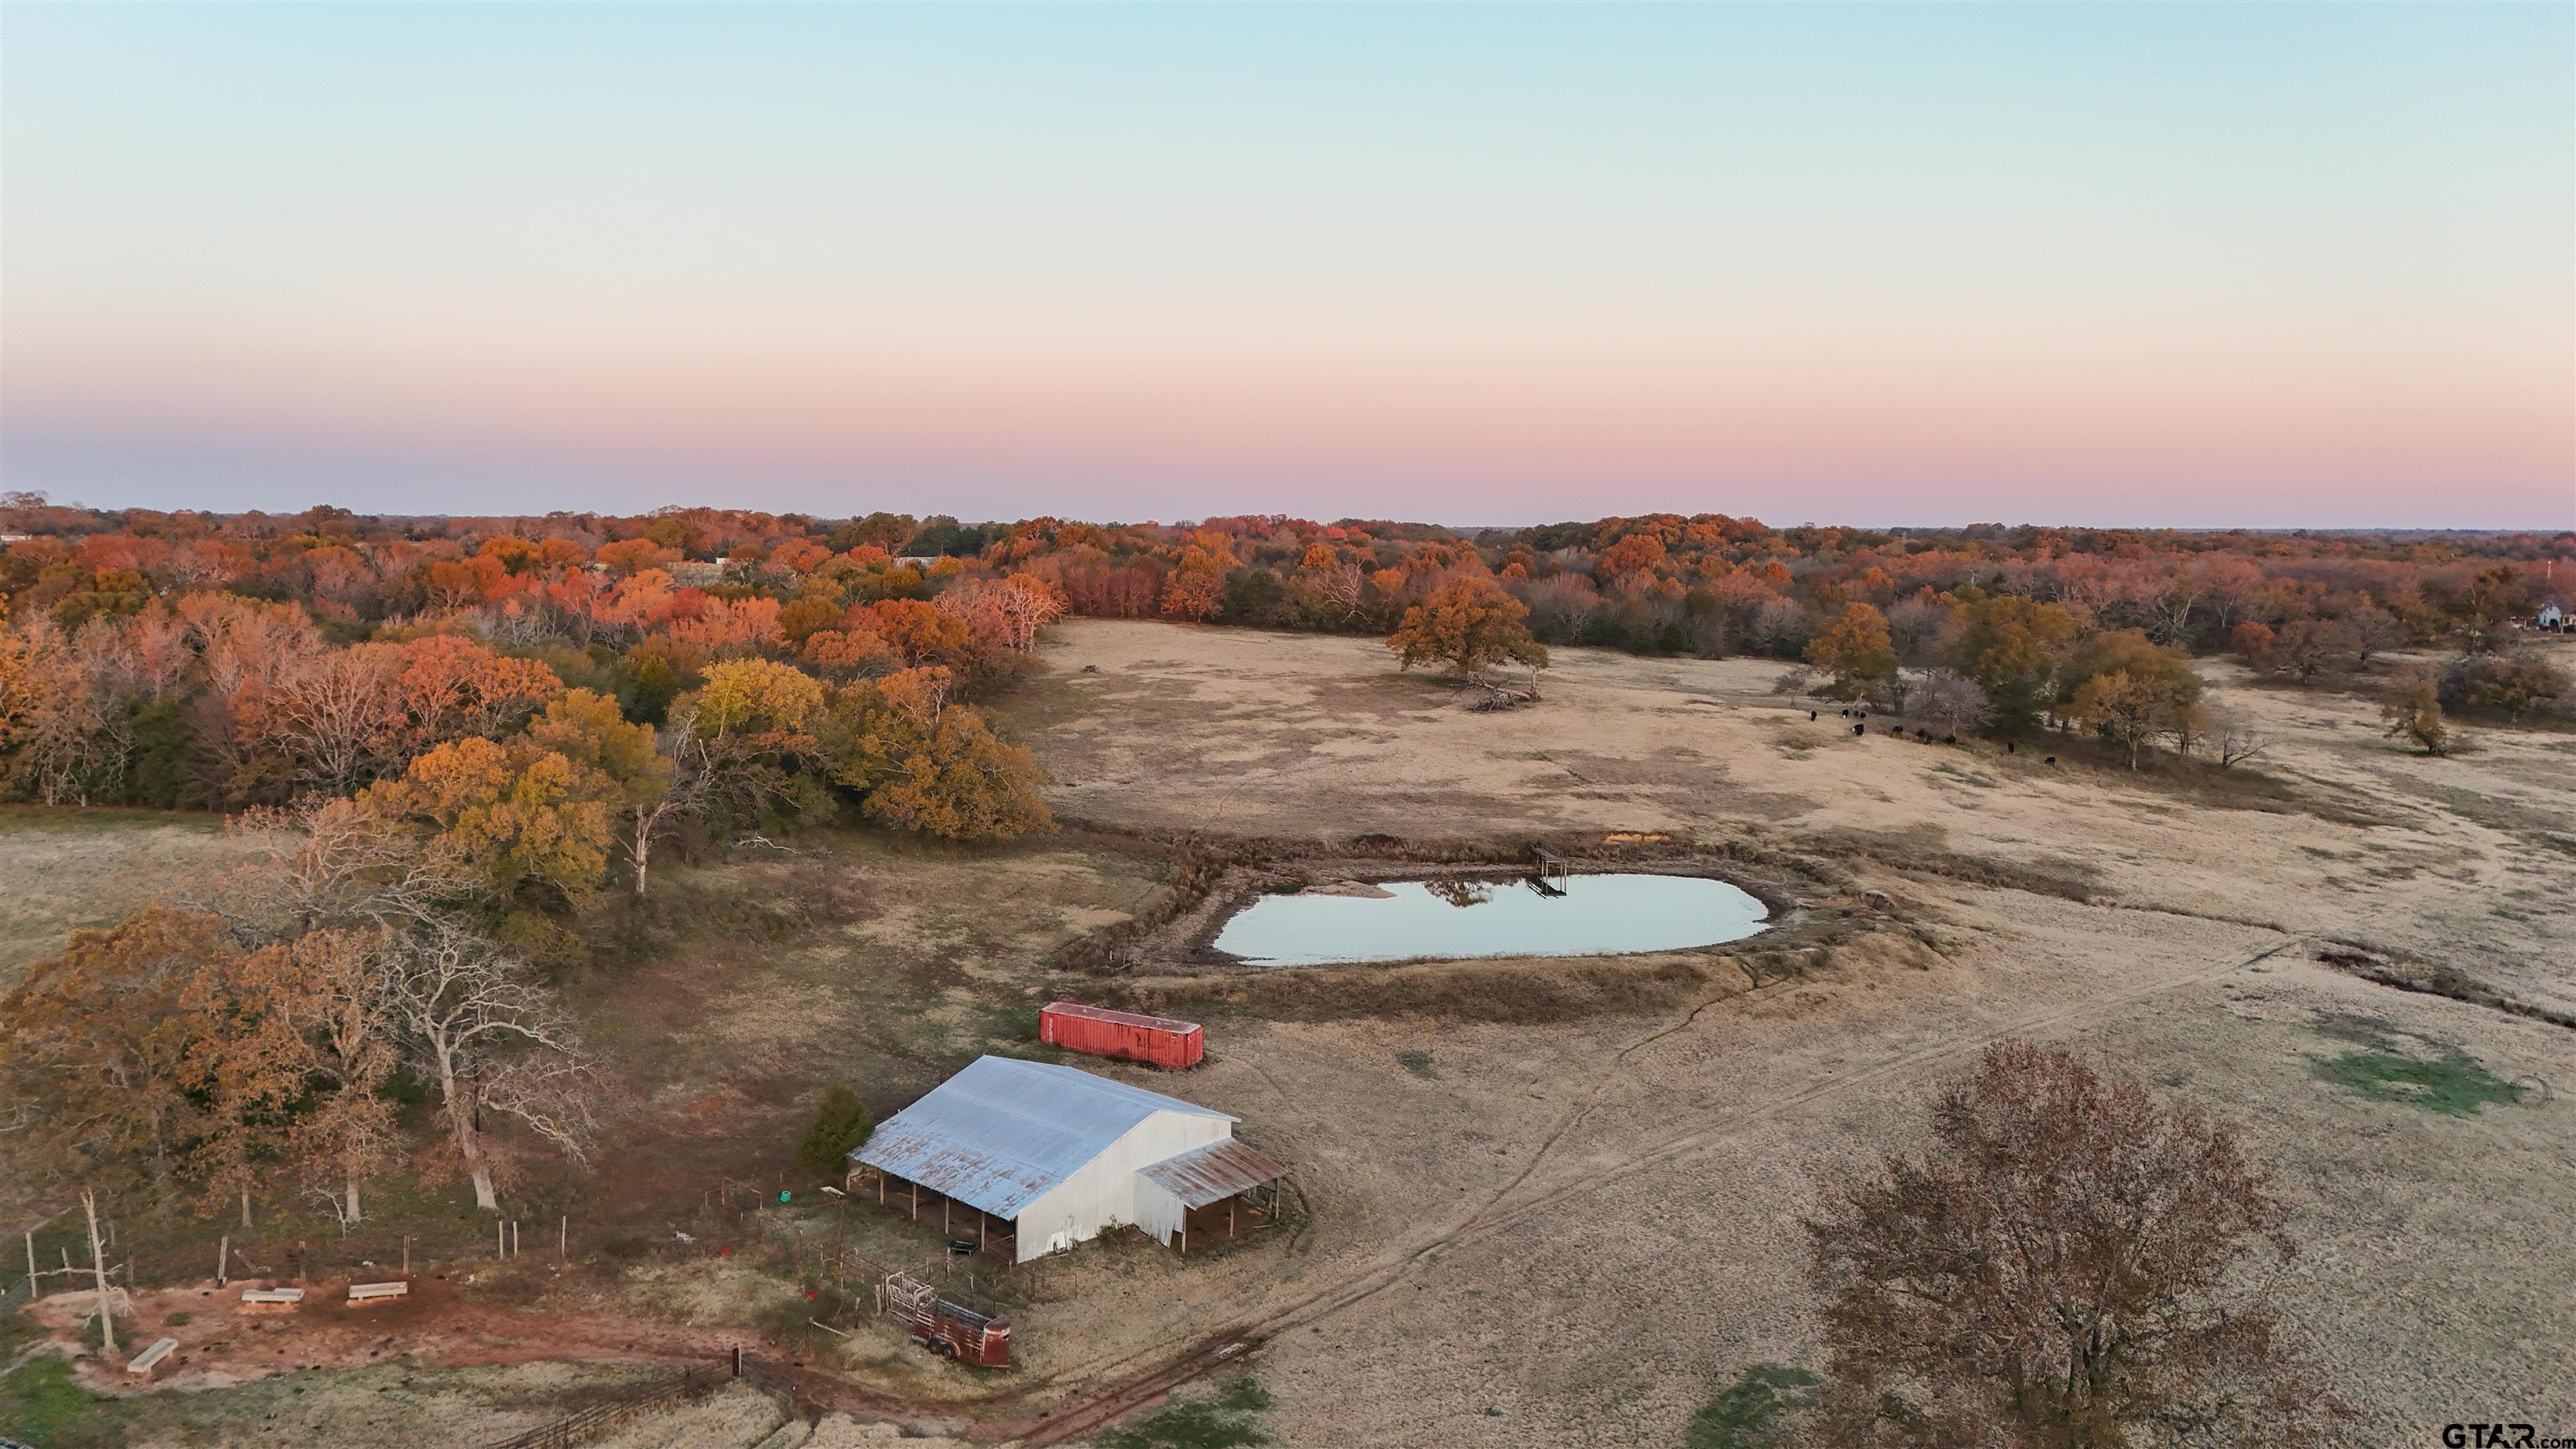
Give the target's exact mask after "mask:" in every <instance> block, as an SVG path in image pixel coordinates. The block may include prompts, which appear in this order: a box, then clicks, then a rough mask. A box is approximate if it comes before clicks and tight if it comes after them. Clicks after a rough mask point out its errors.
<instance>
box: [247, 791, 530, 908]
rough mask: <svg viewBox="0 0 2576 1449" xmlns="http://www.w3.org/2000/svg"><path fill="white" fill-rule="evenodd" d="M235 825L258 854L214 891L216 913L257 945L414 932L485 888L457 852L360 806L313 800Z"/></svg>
mask: <svg viewBox="0 0 2576 1449" xmlns="http://www.w3.org/2000/svg"><path fill="white" fill-rule="evenodd" d="M231 825H232V828H233V829H236V830H239V831H241V832H243V833H244V834H246V835H248V836H250V837H251V838H252V839H254V840H255V841H257V842H258V843H259V846H260V853H259V856H258V858H257V859H255V860H254V861H253V862H252V863H251V864H250V865H249V866H247V867H245V868H244V869H242V870H240V871H237V872H235V873H233V874H232V875H230V876H227V877H225V878H224V879H223V880H222V881H220V882H219V883H218V884H217V886H216V887H215V890H214V891H213V893H212V895H213V899H212V901H211V902H210V906H211V908H212V909H214V910H216V911H219V912H220V913H221V914H222V915H224V916H225V917H226V918H227V919H229V920H230V921H231V922H232V923H233V928H234V930H235V931H236V932H237V933H240V934H243V935H245V936H248V937H250V938H251V939H254V940H268V941H275V940H285V939H288V938H291V937H294V936H298V935H301V934H303V933H304V932H306V931H311V930H317V929H325V928H329V929H353V928H361V927H364V928H370V929H372V930H374V931H375V932H377V933H378V934H380V935H391V934H394V933H398V932H402V931H407V930H412V929H416V928H419V927H423V926H428V925H432V924H435V923H437V922H439V921H442V920H444V919H445V918H446V913H447V912H448V911H449V910H450V909H452V908H453V907H454V905H455V903H456V902H458V901H459V900H463V899H466V898H468V897H470V896H471V895H472V894H473V893H474V892H475V891H476V890H478V889H479V888H480V887H481V884H482V883H481V880H480V878H479V877H477V876H476V875H475V873H474V872H473V870H472V869H471V868H470V867H468V865H467V864H466V863H465V862H464V861H463V860H462V859H460V858H459V857H458V856H457V855H456V853H455V852H454V851H453V850H451V849H448V848H446V847H444V846H442V845H441V844H440V843H439V842H438V841H437V840H436V839H435V838H423V836H422V835H421V834H420V832H418V831H416V830H413V829H410V828H409V827H407V826H406V825H404V824H403V822H401V821H399V820H395V819H392V818H390V817H388V816H387V815H385V814H384V813H382V812H381V811H377V810H373V809H370V808H369V807H368V806H366V805H365V804H363V803H361V802H359V801H356V800H340V799H330V798H325V797H320V796H312V797H307V798H306V799H304V800H303V801H301V802H299V803H297V804H295V805H292V806H288V807H285V808H282V809H258V810H251V811H246V812H244V813H243V814H242V815H240V816H238V817H236V818H235V819H234V820H233V821H232V822H231Z"/></svg>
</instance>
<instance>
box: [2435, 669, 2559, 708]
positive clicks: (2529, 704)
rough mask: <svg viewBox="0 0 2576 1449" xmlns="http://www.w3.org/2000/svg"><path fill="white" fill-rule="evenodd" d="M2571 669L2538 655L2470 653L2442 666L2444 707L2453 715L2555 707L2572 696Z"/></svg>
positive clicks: (2441, 684) (2441, 685)
mask: <svg viewBox="0 0 2576 1449" xmlns="http://www.w3.org/2000/svg"><path fill="white" fill-rule="evenodd" d="M2569 691H2570V685H2569V681H2568V678H2567V671H2566V670H2564V669H2561V668H2559V667H2558V666H2557V665H2555V664H2552V663H2550V662H2549V661H2548V660H2546V659H2543V658H2541V657H2540V656H2539V655H2537V654H2470V655H2464V656H2462V657H2461V658H2458V659H2454V660H2452V661H2451V664H2450V667H2449V668H2446V669H2444V670H2443V671H2442V677H2441V681H2440V697H2441V701H2442V707H2443V708H2444V709H2447V710H2450V711H2451V712H2453V713H2454V714H2488V715H2495V714H2500V715H2503V716H2504V717H2505V718H2506V719H2507V720H2509V721H2514V722H2519V721H2521V719H2522V718H2523V717H2524V716H2525V715H2532V714H2545V713H2550V712H2553V711H2554V710H2555V708H2556V707H2557V706H2558V705H2559V703H2560V702H2561V701H2563V700H2565V699H2566V698H2567V697H2568V694H2569Z"/></svg>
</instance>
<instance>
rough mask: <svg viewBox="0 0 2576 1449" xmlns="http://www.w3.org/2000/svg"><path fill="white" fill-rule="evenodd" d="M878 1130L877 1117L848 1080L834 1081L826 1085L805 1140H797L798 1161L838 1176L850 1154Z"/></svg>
mask: <svg viewBox="0 0 2576 1449" xmlns="http://www.w3.org/2000/svg"><path fill="white" fill-rule="evenodd" d="M876 1130H877V1124H876V1120H875V1119H874V1118H872V1117H870V1116H869V1115H868V1109H867V1107H866V1106H865V1105H863V1104H862V1103H861V1102H860V1101H859V1094H858V1093H856V1092H854V1091H852V1090H850V1086H849V1084H848V1083H847V1082H834V1083H833V1084H832V1085H830V1086H828V1087H825V1088H824V1089H823V1100H822V1101H821V1102H819V1103H817V1104H816V1105H815V1108H814V1121H813V1124H812V1125H811V1126H809V1127H807V1128H806V1129H805V1140H804V1141H802V1142H799V1143H798V1144H796V1162H797V1165H798V1166H800V1167H806V1168H811V1169H812V1170H814V1171H815V1172H818V1173H821V1174H823V1175H824V1176H827V1177H832V1178H836V1179H837V1178H839V1177H840V1176H841V1175H842V1174H843V1173H845V1172H847V1171H848V1170H849V1167H848V1164H849V1160H850V1154H851V1153H853V1152H856V1151H858V1150H859V1148H860V1147H861V1146H863V1145H865V1144H866V1142H867V1140H868V1134H870V1133H872V1132H874V1131H876Z"/></svg>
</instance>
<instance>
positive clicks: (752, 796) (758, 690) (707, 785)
mask: <svg viewBox="0 0 2576 1449" xmlns="http://www.w3.org/2000/svg"><path fill="white" fill-rule="evenodd" d="M951 622H953V621H951ZM827 706H828V701H827V697H826V694H825V690H824V688H823V685H822V682H821V681H819V680H817V679H815V678H814V677H813V676H812V675H810V674H806V673H804V672H803V671H802V670H799V669H796V668H794V667H792V666H789V665H785V664H779V663H776V662H773V661H770V660H764V659H742V660H733V661H729V662H727V663H724V664H718V665H715V666H713V667H711V668H709V669H708V670H707V681H706V684H705V685H704V687H702V688H700V689H698V690H697V691H695V692H693V693H690V694H686V695H683V696H681V697H680V698H679V699H678V700H675V701H674V702H673V703H672V707H671V718H672V721H673V722H674V724H683V723H684V728H685V731H686V740H685V741H678V740H669V739H667V738H666V740H665V741H664V742H663V743H662V744H661V745H660V746H659V748H660V749H661V752H662V753H663V754H664V756H665V757H666V758H668V759H670V760H671V762H672V771H673V774H672V779H671V782H670V783H669V784H668V785H666V787H665V788H666V789H668V790H672V791H676V792H681V793H685V794H687V795H689V797H690V798H691V800H692V802H693V803H692V805H691V808H690V810H689V811H687V812H681V813H695V814H698V815H701V816H703V817H704V818H707V819H709V820H714V821H721V822H724V823H728V824H744V825H748V824H751V823H753V822H755V821H757V820H759V819H760V818H761V817H763V816H768V815H772V814H776V815H786V816H794V815H804V814H816V813H821V812H825V811H828V810H829V809H830V808H831V801H830V799H829V797H828V793H827V790H826V787H825V785H824V782H823V778H822V767H823V763H824V751H823V745H822V741H821V739H820V737H819V735H818V734H817V731H819V730H820V729H822V728H823V726H824V724H825V722H826V719H827V716H828V714H829V710H828V707H827ZM692 772H696V777H695V781H694V783H692V778H691V777H692ZM684 786H686V787H687V788H685V789H684ZM657 818H660V819H670V818H677V816H675V815H670V814H666V815H664V816H661V817H657Z"/></svg>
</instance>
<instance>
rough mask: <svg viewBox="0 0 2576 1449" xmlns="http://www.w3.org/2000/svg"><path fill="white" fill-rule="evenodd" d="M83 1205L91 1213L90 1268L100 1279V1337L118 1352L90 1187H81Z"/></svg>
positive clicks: (104, 1265)
mask: <svg viewBox="0 0 2576 1449" xmlns="http://www.w3.org/2000/svg"><path fill="white" fill-rule="evenodd" d="M81 1207H82V1208H83V1209H84V1210H85V1211H87V1212H88V1214H89V1270H90V1272H91V1274H92V1275H94V1276H95V1277H96V1278H97V1280H98V1337H99V1342H100V1343H101V1344H103V1345H104V1346H105V1347H106V1349H107V1351H108V1352H109V1353H114V1352H116V1320H115V1319H114V1318H112V1317H110V1316H109V1313H108V1306H107V1262H106V1260H105V1259H104V1258H102V1257H100V1256H99V1250H98V1196H97V1194H95V1193H93V1192H91V1191H90V1190H89V1189H88V1188H82V1189H81Z"/></svg>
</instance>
